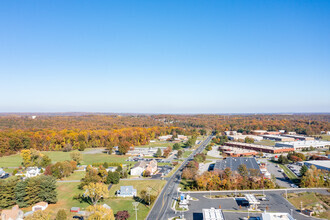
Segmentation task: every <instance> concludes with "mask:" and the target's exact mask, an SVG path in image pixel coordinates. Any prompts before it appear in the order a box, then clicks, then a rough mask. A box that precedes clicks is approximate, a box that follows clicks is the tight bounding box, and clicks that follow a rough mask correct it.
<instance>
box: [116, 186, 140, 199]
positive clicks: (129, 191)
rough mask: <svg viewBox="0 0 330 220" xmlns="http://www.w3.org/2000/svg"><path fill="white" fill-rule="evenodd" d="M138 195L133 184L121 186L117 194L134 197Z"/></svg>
mask: <svg viewBox="0 0 330 220" xmlns="http://www.w3.org/2000/svg"><path fill="white" fill-rule="evenodd" d="M136 195H137V193H136V189H134V188H133V186H121V187H120V190H118V191H117V196H119V197H133V196H136Z"/></svg>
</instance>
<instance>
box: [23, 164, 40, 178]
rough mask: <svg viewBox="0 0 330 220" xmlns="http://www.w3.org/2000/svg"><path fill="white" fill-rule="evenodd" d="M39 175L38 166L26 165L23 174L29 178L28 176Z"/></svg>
mask: <svg viewBox="0 0 330 220" xmlns="http://www.w3.org/2000/svg"><path fill="white" fill-rule="evenodd" d="M38 175H40V169H39V168H38V167H28V168H27V169H26V173H25V176H26V177H28V178H30V177H35V176H38Z"/></svg>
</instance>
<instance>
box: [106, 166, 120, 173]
mask: <svg viewBox="0 0 330 220" xmlns="http://www.w3.org/2000/svg"><path fill="white" fill-rule="evenodd" d="M105 170H106V171H107V172H109V171H110V172H115V171H116V170H117V167H108V168H106V169H105Z"/></svg>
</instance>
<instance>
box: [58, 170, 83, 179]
mask: <svg viewBox="0 0 330 220" xmlns="http://www.w3.org/2000/svg"><path fill="white" fill-rule="evenodd" d="M85 175H86V172H85V171H76V172H73V173H72V174H71V175H70V176H68V177H65V178H63V179H62V180H81V179H82V178H83V177H85Z"/></svg>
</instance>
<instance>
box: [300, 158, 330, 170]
mask: <svg viewBox="0 0 330 220" xmlns="http://www.w3.org/2000/svg"><path fill="white" fill-rule="evenodd" d="M304 164H305V165H306V166H308V167H310V166H312V165H313V166H315V167H316V168H317V169H319V170H326V171H330V160H310V161H305V162H304Z"/></svg>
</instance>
